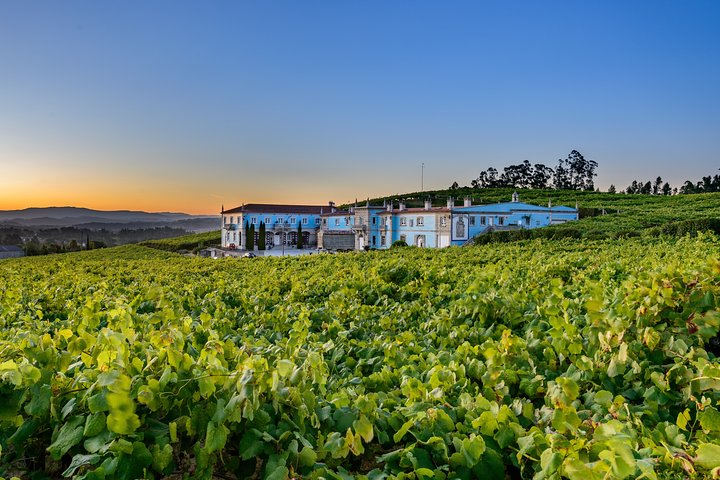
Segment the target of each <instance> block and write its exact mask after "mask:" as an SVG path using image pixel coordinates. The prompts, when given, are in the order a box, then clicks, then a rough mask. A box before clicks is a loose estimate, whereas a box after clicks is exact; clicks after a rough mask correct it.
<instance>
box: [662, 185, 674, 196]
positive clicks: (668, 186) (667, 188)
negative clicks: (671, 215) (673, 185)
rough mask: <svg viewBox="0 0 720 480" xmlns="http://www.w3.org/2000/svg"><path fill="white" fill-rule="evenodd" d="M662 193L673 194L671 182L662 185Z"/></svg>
mask: <svg viewBox="0 0 720 480" xmlns="http://www.w3.org/2000/svg"><path fill="white" fill-rule="evenodd" d="M661 191H662V194H663V195H670V194H672V191H671V190H670V184H669V183H667V182H665V185H663V186H662V190H661Z"/></svg>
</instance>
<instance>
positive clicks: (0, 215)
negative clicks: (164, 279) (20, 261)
mask: <svg viewBox="0 0 720 480" xmlns="http://www.w3.org/2000/svg"><path fill="white" fill-rule="evenodd" d="M2 225H5V226H22V227H34V228H38V227H74V226H79V227H82V228H88V229H101V228H106V229H109V230H115V229H121V228H144V227H147V228H153V227H162V226H171V227H178V228H185V229H187V230H195V231H206V230H212V229H215V228H219V225H220V217H219V216H211V215H189V214H187V213H174V212H142V211H133V210H93V209H90V208H80V207H45V208H25V209H22V210H0V226H2Z"/></svg>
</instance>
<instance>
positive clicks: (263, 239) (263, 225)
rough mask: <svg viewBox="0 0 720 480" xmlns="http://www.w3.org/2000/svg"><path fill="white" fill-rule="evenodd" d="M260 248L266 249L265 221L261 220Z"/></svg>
mask: <svg viewBox="0 0 720 480" xmlns="http://www.w3.org/2000/svg"><path fill="white" fill-rule="evenodd" d="M258 250H265V222H260V233H259V235H258Z"/></svg>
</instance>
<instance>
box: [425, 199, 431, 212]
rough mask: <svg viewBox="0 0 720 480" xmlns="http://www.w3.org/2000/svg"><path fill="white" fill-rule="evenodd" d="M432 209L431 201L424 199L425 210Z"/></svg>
mask: <svg viewBox="0 0 720 480" xmlns="http://www.w3.org/2000/svg"><path fill="white" fill-rule="evenodd" d="M431 208H432V200H430V199H429V198H426V199H425V210H430V209H431Z"/></svg>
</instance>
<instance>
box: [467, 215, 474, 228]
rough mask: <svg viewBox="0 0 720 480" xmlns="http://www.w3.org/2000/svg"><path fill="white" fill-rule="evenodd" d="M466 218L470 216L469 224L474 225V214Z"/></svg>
mask: <svg viewBox="0 0 720 480" xmlns="http://www.w3.org/2000/svg"><path fill="white" fill-rule="evenodd" d="M468 218H470V222H468V223H469V225H470V226H471V227H474V226H475V215H470V216H469V217H468Z"/></svg>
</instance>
